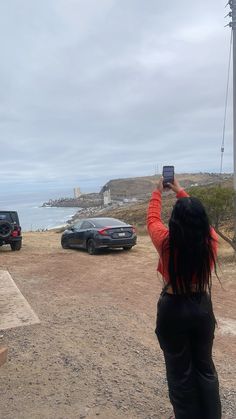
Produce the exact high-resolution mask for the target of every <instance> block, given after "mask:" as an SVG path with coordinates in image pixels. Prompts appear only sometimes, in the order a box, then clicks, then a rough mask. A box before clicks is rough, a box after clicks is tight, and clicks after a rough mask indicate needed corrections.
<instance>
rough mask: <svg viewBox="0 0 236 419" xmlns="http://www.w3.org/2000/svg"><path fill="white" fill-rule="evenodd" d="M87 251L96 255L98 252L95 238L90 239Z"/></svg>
mask: <svg viewBox="0 0 236 419" xmlns="http://www.w3.org/2000/svg"><path fill="white" fill-rule="evenodd" d="M87 251H88V253H89V255H95V254H96V245H95V241H94V240H93V239H90V240H88V243H87Z"/></svg>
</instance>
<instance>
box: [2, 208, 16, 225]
mask: <svg viewBox="0 0 236 419" xmlns="http://www.w3.org/2000/svg"><path fill="white" fill-rule="evenodd" d="M0 221H8V222H9V223H17V224H18V223H19V220H18V215H17V213H16V212H13V211H9V212H7V211H0Z"/></svg>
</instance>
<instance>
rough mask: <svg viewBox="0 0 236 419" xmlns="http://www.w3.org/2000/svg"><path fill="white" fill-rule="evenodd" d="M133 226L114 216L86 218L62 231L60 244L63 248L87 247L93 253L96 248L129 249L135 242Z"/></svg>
mask: <svg viewBox="0 0 236 419" xmlns="http://www.w3.org/2000/svg"><path fill="white" fill-rule="evenodd" d="M136 240H137V236H136V233H135V228H134V227H133V226H132V225H129V224H126V223H124V222H123V221H120V220H117V219H115V218H86V219H83V220H80V221H78V222H77V223H75V224H74V225H73V226H71V227H69V228H68V229H67V230H65V231H64V233H63V234H62V237H61V245H62V247H63V248H64V249H68V248H72V247H74V248H81V249H87V250H88V253H89V254H90V255H94V254H95V253H96V251H97V249H102V248H119V247H121V248H123V249H124V250H130V249H131V248H132V247H133V246H134V245H135V244H136Z"/></svg>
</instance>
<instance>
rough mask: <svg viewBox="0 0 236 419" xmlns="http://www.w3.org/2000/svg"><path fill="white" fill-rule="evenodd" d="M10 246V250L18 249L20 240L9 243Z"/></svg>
mask: <svg viewBox="0 0 236 419" xmlns="http://www.w3.org/2000/svg"><path fill="white" fill-rule="evenodd" d="M10 246H11V250H13V251H15V250H20V249H21V241H18V242H14V243H11V244H10Z"/></svg>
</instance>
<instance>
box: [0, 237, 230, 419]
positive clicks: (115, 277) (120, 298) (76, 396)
mask: <svg viewBox="0 0 236 419" xmlns="http://www.w3.org/2000/svg"><path fill="white" fill-rule="evenodd" d="M220 260H221V267H220V268H219V276H220V278H221V281H222V286H223V288H222V287H221V285H220V284H219V282H218V281H217V280H216V278H214V289H213V302H214V307H215V314H216V317H217V320H218V328H217V330H216V337H215V345H214V359H215V364H216V367H217V370H218V374H219V379H220V386H221V397H222V404H223V412H224V413H223V417H224V418H227V419H233V418H235V409H236V399H235V384H236V383H235V376H236V375H235V373H236V367H235V355H236V339H235V335H236V328H235V325H236V309H235V296H236V282H235V277H236V275H235V274H236V268H235V262H234V261H233V259H232V251H231V249H230V248H229V247H227V246H226V245H225V244H222V245H221V247H220ZM156 263H157V255H156V252H155V249H154V248H153V246H152V244H151V243H150V239H149V238H148V237H147V236H145V235H144V236H140V237H139V238H138V244H137V246H136V247H134V248H133V249H132V250H131V251H130V252H123V251H120V250H116V251H107V252H103V253H100V254H99V255H97V256H89V255H88V254H87V253H86V252H85V251H77V250H63V249H62V248H61V246H60V234H58V233H55V232H42V233H25V234H24V241H23V247H22V250H21V251H20V252H11V251H10V250H9V249H8V248H7V247H6V248H1V249H0V269H4V270H8V271H9V272H10V273H11V275H12V277H13V279H14V280H15V282H16V284H17V286H18V287H19V288H20V290H21V292H22V293H23V295H24V296H25V297H26V298H27V300H28V302H29V303H30V305H31V307H32V308H33V310H34V311H35V313H36V314H37V315H38V317H39V319H40V321H41V323H40V324H39V325H34V326H27V327H20V328H16V329H10V330H8V331H4V332H2V333H1V338H0V342H1V345H7V346H8V348H9V360H8V362H7V363H6V364H5V365H4V366H3V367H1V383H0V391H1V401H0V412H1V413H0V417H1V418H2V419H45V418H47V419H48V418H49V419H51V418H53V419H67V418H68V419H71V418H75V419H77V418H78V419H82V418H86V419H92V418H97V417H99V418H101V419H105V418H106V419H113V418H120V419H124V418H126V419H151V418H155V419H165V418H168V416H169V415H170V414H171V407H170V404H169V401H168V396H167V387H166V378H165V369H164V363H163V357H162V353H161V351H160V348H159V346H158V344H157V342H156V339H155V335H154V326H155V315H156V300H157V297H158V294H159V292H160V289H161V284H160V282H159V281H158V279H157V277H156Z"/></svg>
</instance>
